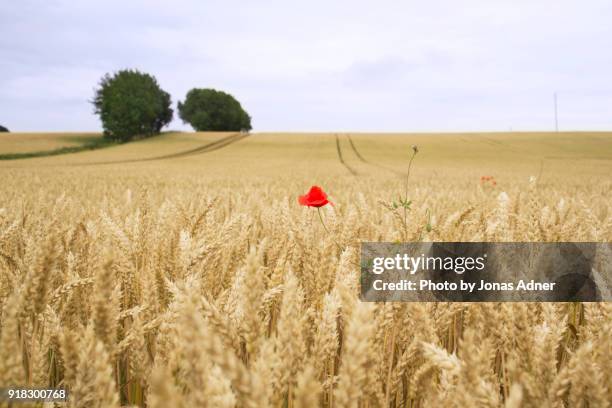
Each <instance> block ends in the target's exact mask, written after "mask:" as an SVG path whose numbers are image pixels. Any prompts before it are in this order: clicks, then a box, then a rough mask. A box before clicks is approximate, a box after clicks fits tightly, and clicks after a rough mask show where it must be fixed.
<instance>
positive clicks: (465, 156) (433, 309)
mask: <svg viewBox="0 0 612 408" xmlns="http://www.w3.org/2000/svg"><path fill="white" fill-rule="evenodd" d="M20 137H21V139H19V138H20ZM86 137H96V136H95V135H90V136H76V135H12V134H11V135H8V138H7V136H5V135H0V152H5V153H6V152H16V151H18V150H15V149H21V151H27V150H28V149H30V150H34V151H38V150H41V149H47V148H56V147H61V146H64V145H65V144H66V143H82V142H83V141H84V140H85V138H86ZM16 140H19V143H21V144H19V143H18V142H16ZM26 141H28V142H27V143H26ZM413 145H414V146H416V147H417V148H418V154H417V155H416V157H415V159H414V162H413V166H412V172H411V174H410V179H409V180H408V183H407V182H406V172H407V168H408V161H409V159H410V157H411V155H412V154H413V147H412V146H413ZM482 176H492V177H493V180H492V181H483V179H482ZM493 181H494V182H493ZM312 185H320V186H321V187H323V189H324V190H325V191H327V193H328V194H329V198H330V200H331V201H333V202H334V204H335V205H334V206H333V207H332V206H330V205H327V206H325V207H322V208H321V212H320V213H318V212H317V210H315V209H314V208H305V207H301V206H300V205H298V196H299V195H301V194H304V193H306V192H307V191H308V189H309V188H310V187H311V186H312ZM610 191H612V133H596V132H581V133H478V134H468V133H466V134H405V135H400V134H358V133H351V134H347V133H338V134H333V133H332V134H275V133H255V134H252V135H249V136H246V137H245V136H244V135H240V134H235V133H172V134H164V135H161V136H158V137H154V138H150V139H147V140H142V141H138V142H134V143H128V144H123V145H117V146H112V147H107V148H104V149H101V150H96V151H86V152H81V153H75V154H66V155H59V156H53V157H41V158H32V159H25V160H12V161H0V316H1V320H0V382H3V383H4V384H31V385H35V386H41V387H43V386H44V387H50V386H52V387H55V386H58V385H61V386H63V387H66V386H67V387H69V388H70V398H71V400H72V401H77V402H79V404H80V405H78V404H77V405H78V406H96V405H95V404H98V405H97V406H105V407H106V406H108V407H118V406H119V401H120V402H121V406H144V402H143V401H145V400H146V404H147V406H149V407H154V408H161V407H167V406H176V407H194V406H206V403H208V404H209V405H208V406H215V407H216V406H220V407H235V406H238V407H268V406H272V407H295V408H299V407H315V406H322V407H338V408H339V407H356V406H360V407H393V408H399V407H406V406H410V407H437V406H462V407H463V406H465V407H472V406H487V407H499V408H501V407H511V406H512V407H514V406H526V407H564V406H567V407H569V406H572V407H573V406H576V407H578V406H587V405H588V406H592V407H594V406H607V404H608V402H609V401H610V400H612V399H611V398H612V393H611V391H612V388H610V381H609V378H610V372H611V368H610V359H609V352H610V333H611V330H612V327H611V325H610V316H611V314H612V309H611V307H610V303H584V304H580V303H576V302H574V303H529V304H526V303H505V304H499V303H484V304H474V303H436V304H433V303H402V304H399V303H376V304H374V303H366V302H361V301H359V297H358V288H359V274H360V271H359V251H360V243H361V242H363V241H420V240H423V241H427V242H429V241H451V242H452V241H476V242H481V241H486V242H495V241H519V242H533V241H545V242H558V241H599V242H611V241H612V201H611V200H610ZM400 198H402V199H404V198H407V199H408V200H409V201H410V204H409V206H408V207H409V208H407V209H406V211H403V209H402V208H400V209H398V207H397V205H396V206H394V205H393V202H394V201H395V202H397V201H398V200H399V199H400ZM319 216H321V219H319ZM321 220H323V221H324V222H325V226H323V225H322V224H321ZM606 256H609V254H608V255H606V254H603V255H602V254H600V253H599V252H598V253H597V257H598V258H597V259H596V260H595V264H596V265H601V266H602V267H608V268H609V265H610V263H609V258H606ZM608 271H609V269H608ZM586 401H588V404H586V403H585V402H586ZM75 406H76V405H75Z"/></svg>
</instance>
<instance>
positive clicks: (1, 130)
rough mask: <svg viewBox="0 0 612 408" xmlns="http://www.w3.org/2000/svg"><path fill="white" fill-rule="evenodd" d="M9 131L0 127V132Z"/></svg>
mask: <svg viewBox="0 0 612 408" xmlns="http://www.w3.org/2000/svg"><path fill="white" fill-rule="evenodd" d="M8 131H9V130H8V129H7V128H5V127H4V126H2V125H0V132H8Z"/></svg>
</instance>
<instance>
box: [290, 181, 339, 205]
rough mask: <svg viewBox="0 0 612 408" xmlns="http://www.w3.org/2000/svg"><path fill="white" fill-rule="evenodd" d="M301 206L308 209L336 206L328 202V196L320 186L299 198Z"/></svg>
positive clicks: (314, 187)
mask: <svg viewBox="0 0 612 408" xmlns="http://www.w3.org/2000/svg"><path fill="white" fill-rule="evenodd" d="M298 202H299V203H300V205H304V206H307V207H323V206H324V205H326V204H328V203H329V204H331V205H334V203H332V202H331V201H328V200H327V194H325V191H323V190H322V189H321V187H319V186H312V187H310V191H309V192H308V193H307V194H304V195H301V196H299V197H298Z"/></svg>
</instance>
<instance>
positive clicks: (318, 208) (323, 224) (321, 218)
mask: <svg viewBox="0 0 612 408" xmlns="http://www.w3.org/2000/svg"><path fill="white" fill-rule="evenodd" d="M317 214H319V220H321V225H322V226H323V229H324V230H325V232H327V234H329V230H328V229H327V227H326V226H325V223H324V222H323V216H322V215H321V208H320V207H317Z"/></svg>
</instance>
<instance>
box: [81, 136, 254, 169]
mask: <svg viewBox="0 0 612 408" xmlns="http://www.w3.org/2000/svg"><path fill="white" fill-rule="evenodd" d="M249 135H250V133H234V134H231V135H229V136H225V137H222V138H221V139H219V140H215V141H214V142H210V143H206V144H204V145H202V146H199V147H196V148H195V149H189V150H184V151H182V152H177V153H172V154H166V155H163V156H156V157H148V158H145V159H130V160H119V161H107V162H97V163H87V165H97V164H123V163H137V162H146V161H153V160H168V159H176V158H181V157H188V156H195V155H198V154H203V153H209V152H214V151H215V150H219V149H222V148H224V147H227V146H229V145H231V144H234V143H236V142H239V141H240V140H242V139H245V138H247V137H248V136H249Z"/></svg>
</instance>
